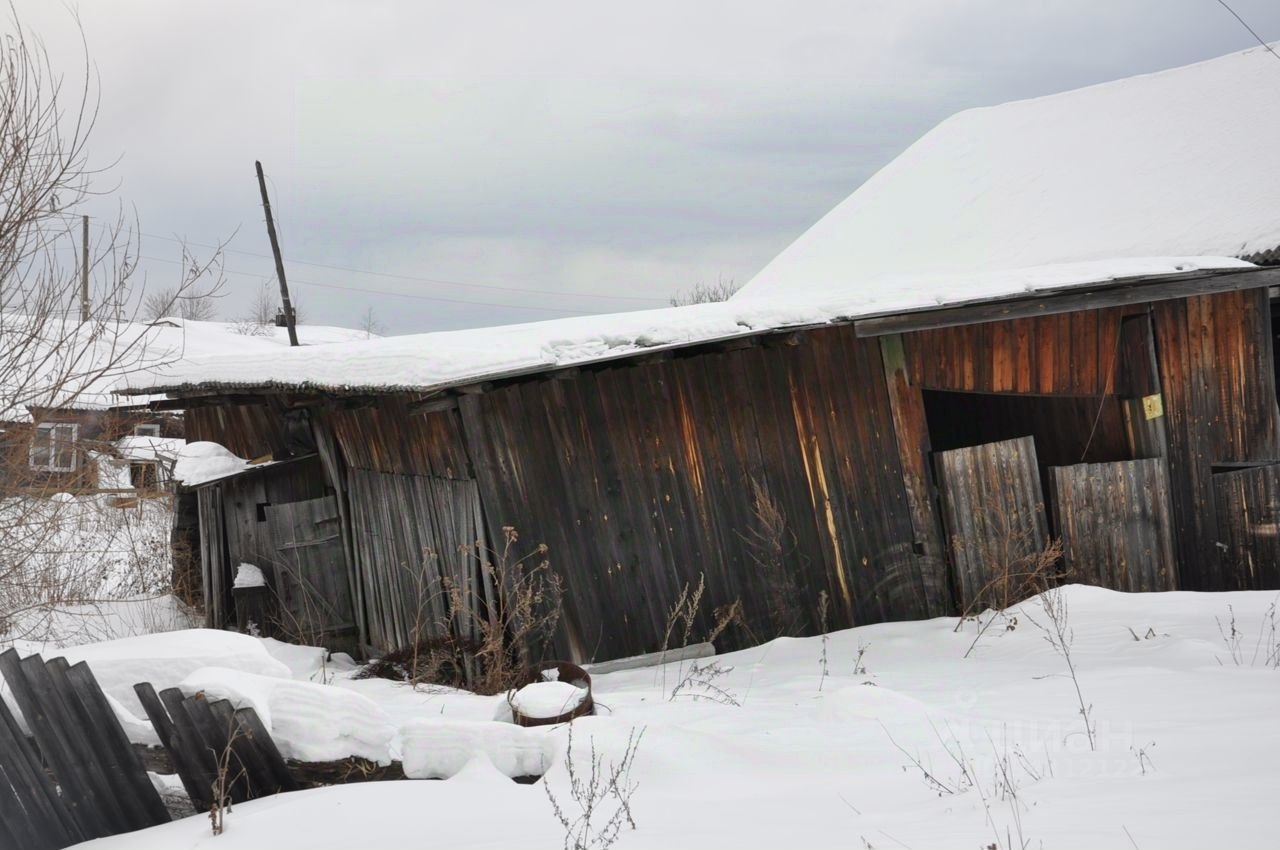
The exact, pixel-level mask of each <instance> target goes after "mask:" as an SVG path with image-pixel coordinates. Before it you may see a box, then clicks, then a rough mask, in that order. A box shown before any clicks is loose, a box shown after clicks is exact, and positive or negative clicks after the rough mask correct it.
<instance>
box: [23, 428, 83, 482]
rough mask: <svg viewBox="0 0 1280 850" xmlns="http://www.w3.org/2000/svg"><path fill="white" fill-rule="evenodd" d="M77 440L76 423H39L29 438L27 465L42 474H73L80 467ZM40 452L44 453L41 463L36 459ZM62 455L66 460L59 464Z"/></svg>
mask: <svg viewBox="0 0 1280 850" xmlns="http://www.w3.org/2000/svg"><path fill="white" fill-rule="evenodd" d="M79 439H80V423H78V422H41V423H39V424H38V425H36V431H35V433H34V434H33V435H32V437H31V450H30V452H29V453H28V455H27V465H28V466H30V467H31V468H32V469H36V470H40V471H42V472H74V471H75V470H76V469H77V468H78V467H79V466H80V449H79V448H78V447H77V446H76V443H77V442H78V441H79ZM41 452H45V453H46V454H45V459H44V461H43V462H41V461H40V459H39V458H38V457H37V455H38V454H39V453H41ZM64 454H65V457H66V460H65V461H64V462H60V456H63V455H64Z"/></svg>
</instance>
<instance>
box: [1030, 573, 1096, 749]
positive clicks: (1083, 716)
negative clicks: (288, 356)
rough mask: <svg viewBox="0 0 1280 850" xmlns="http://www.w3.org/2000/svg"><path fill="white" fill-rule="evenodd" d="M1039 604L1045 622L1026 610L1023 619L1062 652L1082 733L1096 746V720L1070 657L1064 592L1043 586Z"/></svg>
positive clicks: (1070, 633)
mask: <svg viewBox="0 0 1280 850" xmlns="http://www.w3.org/2000/svg"><path fill="white" fill-rule="evenodd" d="M1039 602H1040V607H1041V609H1042V610H1043V611H1044V614H1045V619H1046V620H1047V622H1044V623H1042V622H1040V621H1039V620H1036V619H1035V618H1033V617H1032V616H1031V615H1030V614H1027V619H1028V620H1029V621H1030V622H1031V624H1032V625H1033V626H1035V627H1036V628H1038V629H1039V630H1040V632H1041V633H1042V634H1043V636H1044V639H1045V640H1046V641H1048V643H1049V645H1050V646H1052V647H1053V651H1054V652H1056V653H1058V655H1060V656H1062V660H1063V661H1064V662H1066V665H1067V674H1068V675H1069V676H1070V677H1071V684H1072V686H1073V687H1074V688H1075V692H1076V703H1077V706H1078V712H1079V714H1080V721H1081V723H1082V724H1083V725H1084V734H1085V736H1086V737H1087V738H1088V739H1089V749H1090V750H1094V751H1096V750H1097V749H1098V740H1097V730H1096V728H1095V727H1096V724H1095V723H1094V721H1093V704H1092V703H1086V702H1085V698H1084V693H1083V692H1082V691H1081V689H1080V677H1079V676H1078V675H1077V674H1076V665H1075V661H1074V660H1072V658H1071V645H1072V643H1073V642H1074V641H1075V631H1074V630H1073V629H1072V628H1071V617H1070V610H1069V608H1068V605H1067V597H1066V594H1064V593H1063V592H1062V588H1061V587H1045V588H1044V589H1043V590H1042V591H1041V593H1040V597H1039Z"/></svg>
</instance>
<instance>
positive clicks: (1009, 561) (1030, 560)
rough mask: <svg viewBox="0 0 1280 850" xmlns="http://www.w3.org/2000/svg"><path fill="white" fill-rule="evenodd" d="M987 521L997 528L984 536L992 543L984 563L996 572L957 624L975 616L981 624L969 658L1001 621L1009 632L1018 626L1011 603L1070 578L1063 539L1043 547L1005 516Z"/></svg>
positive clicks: (971, 644) (971, 646)
mask: <svg viewBox="0 0 1280 850" xmlns="http://www.w3.org/2000/svg"><path fill="white" fill-rule="evenodd" d="M987 522H988V523H995V525H994V526H991V527H992V528H994V529H996V530H997V531H996V533H994V534H989V535H984V538H985V539H987V540H988V541H989V543H988V544H987V545H986V546H984V550H985V554H984V555H983V558H982V562H983V563H985V564H986V565H987V566H988V570H989V571H991V572H993V577H992V578H991V579H990V580H989V581H988V582H987V583H986V584H985V585H983V586H982V588H980V589H979V591H978V593H977V594H976V595H975V597H974V599H973V601H971V602H970V603H969V606H968V608H966V609H965V611H964V613H963V615H962V616H961V617H960V620H959V622H957V623H956V631H959V630H960V628H961V627H962V626H963V625H964V623H965V622H966V621H968V620H969V619H971V618H972V619H973V620H975V621H976V622H977V623H978V633H977V634H976V635H975V636H974V638H973V642H972V643H970V644H969V648H968V649H967V650H965V653H964V657H965V658H968V657H969V655H970V653H972V652H973V650H974V648H975V647H976V646H977V645H978V642H979V641H981V640H982V638H983V636H984V635H985V634H986V633H987V631H988V630H989V629H990V628H991V627H992V626H993V625H994V624H996V623H997V622H999V623H1001V624H1003V625H1004V627H1005V629H1006V630H1007V631H1013V630H1014V629H1016V628H1017V627H1018V621H1017V617H1016V616H1011V615H1010V614H1009V613H1008V609H1009V608H1010V607H1011V606H1013V605H1014V604H1016V603H1018V602H1020V601H1022V600H1023V599H1027V598H1029V597H1031V596H1034V595H1036V594H1037V593H1040V592H1041V591H1043V590H1044V589H1046V588H1048V587H1052V586H1056V585H1057V584H1058V583H1059V582H1061V581H1063V580H1064V579H1065V578H1066V577H1067V576H1066V573H1065V572H1063V571H1062V566H1061V565H1062V541H1061V540H1058V539H1054V540H1050V541H1049V542H1048V543H1047V544H1046V545H1045V546H1043V547H1042V548H1037V546H1036V544H1035V543H1034V542H1033V541H1032V540H1030V539H1029V536H1028V535H1027V533H1026V532H1025V531H1023V530H1020V529H1017V528H1014V527H1012V525H1011V524H1010V523H1009V522H1008V521H1007V520H1005V519H1003V518H1002V517H1000V516H998V515H994V514H992V515H989V516H988V519H987ZM983 608H986V609H987V610H989V611H990V614H989V616H988V617H987V619H986V621H985V622H983V620H982V614H981V613H978V612H980V611H982V609H983Z"/></svg>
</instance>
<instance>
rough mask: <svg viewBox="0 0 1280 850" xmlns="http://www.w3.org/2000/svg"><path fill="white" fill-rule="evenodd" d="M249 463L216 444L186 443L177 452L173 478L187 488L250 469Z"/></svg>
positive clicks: (202, 441) (204, 442) (206, 442)
mask: <svg viewBox="0 0 1280 850" xmlns="http://www.w3.org/2000/svg"><path fill="white" fill-rule="evenodd" d="M250 465H251V464H250V463H249V461H247V460H245V459H244V458H242V457H239V456H237V455H235V454H232V453H231V451H230V450H228V449H226V448H224V447H223V446H221V445H219V444H218V443H211V442H208V441H205V440H201V441H198V442H195V443H187V444H186V445H185V446H183V447H182V450H181V451H179V452H178V459H177V462H176V463H175V464H174V465H173V477H174V478H176V479H177V480H179V481H181V482H182V483H183V484H185V485H187V486H188V487H194V486H195V485H197V484H203V483H205V482H206V481H213V480H214V479H217V478H225V477H226V476H228V475H235V474H236V473H237V472H243V471H244V470H246V469H248V468H249V467H250Z"/></svg>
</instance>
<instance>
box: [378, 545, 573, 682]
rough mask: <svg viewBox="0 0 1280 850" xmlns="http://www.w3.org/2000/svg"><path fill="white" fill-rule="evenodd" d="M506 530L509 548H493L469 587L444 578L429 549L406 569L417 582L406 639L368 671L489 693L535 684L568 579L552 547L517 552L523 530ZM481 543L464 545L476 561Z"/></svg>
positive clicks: (467, 554)
mask: <svg viewBox="0 0 1280 850" xmlns="http://www.w3.org/2000/svg"><path fill="white" fill-rule="evenodd" d="M503 534H504V537H505V542H504V545H503V548H502V550H501V551H500V552H488V553H486V554H487V557H485V558H482V559H480V566H479V568H478V571H479V575H478V576H477V580H476V581H473V582H468V584H467V585H463V584H461V583H459V582H458V581H456V580H455V579H454V578H452V577H451V576H448V575H445V576H442V577H437V576H438V573H439V569H438V567H437V566H436V565H437V563H438V558H436V556H435V555H434V554H433V553H431V552H426V553H424V557H423V563H422V564H421V565H420V566H419V568H417V569H415V570H409V571H407V573H408V576H407V578H408V580H409V581H410V582H411V587H412V593H411V594H410V596H411V597H412V599H411V605H412V607H411V609H410V614H411V620H410V621H409V628H408V634H407V638H408V640H407V643H406V644H405V645H404V646H403V647H402V648H401V649H399V650H397V651H396V652H393V653H388V654H387V655H386V656H384V657H383V658H382V659H380V660H379V661H378V662H375V663H374V664H372V665H370V666H369V667H368V668H366V670H365V672H364V674H363V675H364V676H365V677H369V676H378V677H383V678H395V679H402V680H404V681H408V682H411V683H412V684H414V685H415V686H419V685H447V686H450V687H464V688H467V689H469V690H471V691H474V692H476V693H479V694H486V695H487V694H499V693H503V692H504V691H507V690H510V689H511V688H514V687H519V686H520V685H523V684H526V683H527V682H528V681H529V677H530V675H531V674H532V673H533V672H534V671H536V670H537V668H538V665H539V664H541V663H542V662H543V661H545V660H546V659H547V657H548V653H549V650H550V648H551V642H552V640H553V638H554V636H555V632H556V628H557V626H558V625H559V623H560V617H561V613H562V609H563V599H564V581H563V579H562V578H561V577H560V575H559V574H558V573H556V572H555V571H554V570H552V569H551V563H550V561H549V560H548V559H547V558H546V555H547V552H548V549H547V546H546V544H543V543H539V544H538V545H537V546H535V547H533V549H532V550H530V551H529V552H528V553H527V554H525V555H523V556H521V557H516V551H515V550H516V544H517V543H518V541H519V539H520V538H519V534H518V533H517V532H516V530H515V528H513V527H511V526H506V527H504V528H503ZM477 548H478V547H475V548H473V547H464V549H463V550H462V551H460V552H459V556H460V557H462V558H463V559H465V560H466V561H467V562H470V561H472V560H473V559H475V554H476V551H477ZM486 597H487V598H486Z"/></svg>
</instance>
